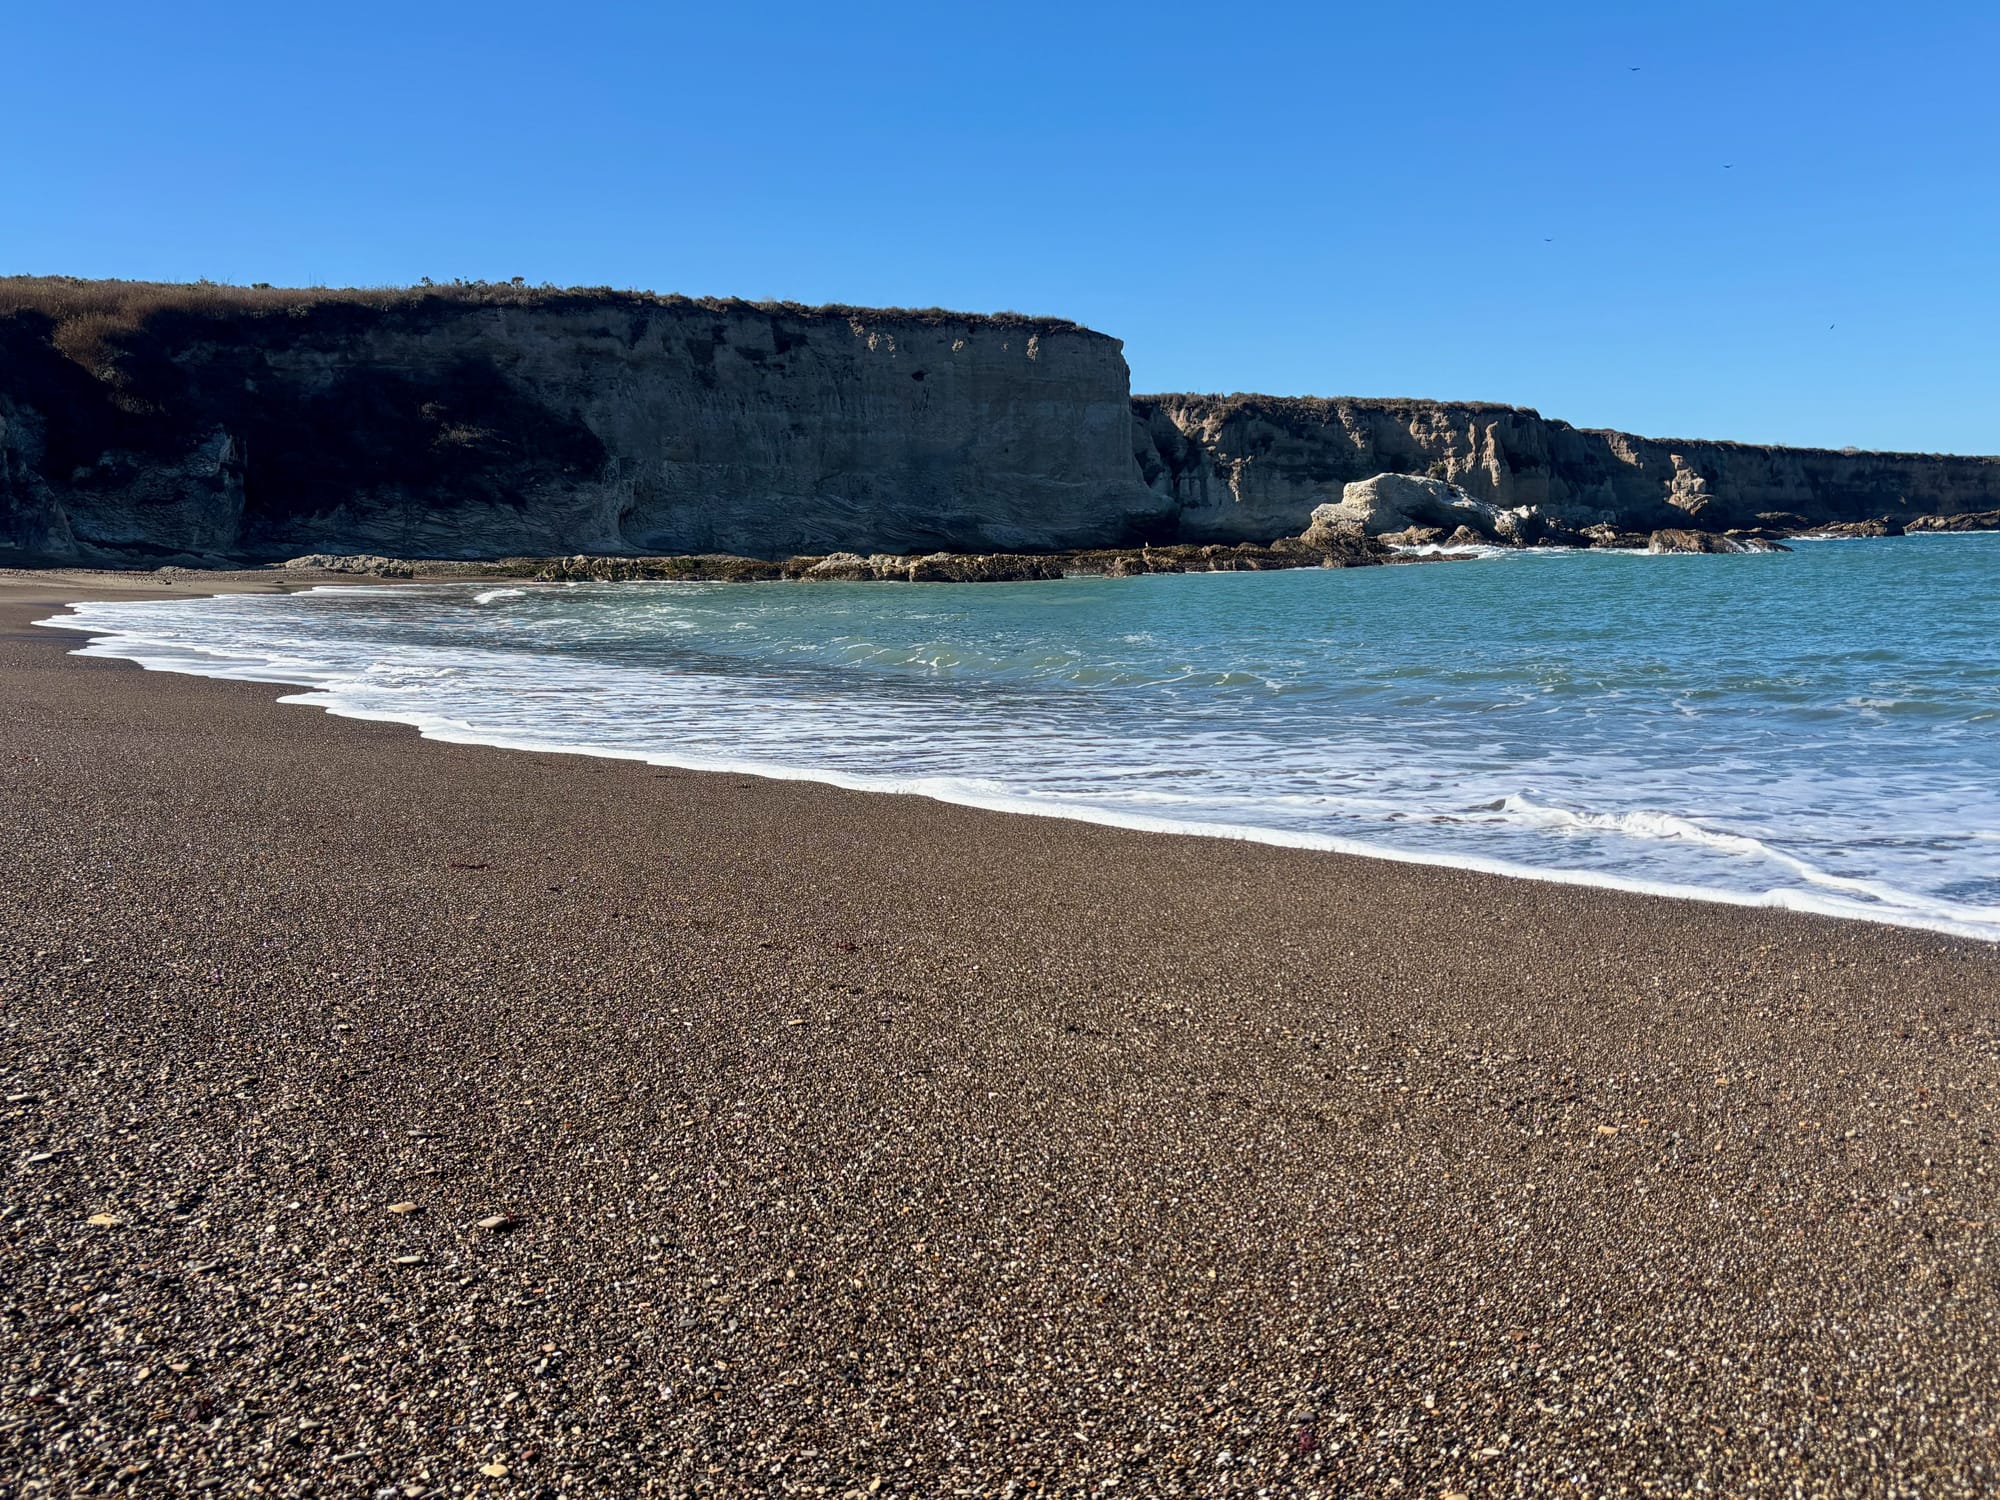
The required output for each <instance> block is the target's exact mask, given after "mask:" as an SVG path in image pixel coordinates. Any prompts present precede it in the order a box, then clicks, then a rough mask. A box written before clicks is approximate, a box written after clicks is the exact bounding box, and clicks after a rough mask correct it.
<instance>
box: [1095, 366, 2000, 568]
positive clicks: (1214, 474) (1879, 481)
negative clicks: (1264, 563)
mask: <svg viewBox="0 0 2000 1500" xmlns="http://www.w3.org/2000/svg"><path fill="white" fill-rule="evenodd" d="M1132 407H1133V415H1134V422H1133V444H1134V454H1135V456H1136V458H1137V460H1138V463H1139V466H1140V471H1141V475H1142V477H1144V479H1145V480H1146V482H1147V484H1148V485H1149V486H1150V487H1151V488H1152V489H1153V491H1154V492H1155V493H1156V494H1158V495H1160V496H1161V497H1162V498H1163V499H1168V500H1171V501H1172V502H1173V507H1174V517H1175V527H1176V532H1177V534H1178V535H1179V536H1181V537H1182V538H1184V539H1187V540H1190V541H1233V540H1238V539H1245V540H1248V539H1257V538H1263V537H1269V536H1276V535H1284V534H1287V533H1288V532H1290V531H1295V530H1297V529H1298V528H1299V526H1300V525H1301V524H1303V519H1302V518H1304V517H1307V516H1310V515H1311V513H1312V511H1313V509H1314V507H1315V506H1318V505H1321V504H1326V503H1330V502H1337V501H1338V500H1339V499H1340V497H1341V490H1342V487H1343V486H1345V485H1347V484H1349V483H1351V482H1353V481H1356V480H1361V479H1366V478H1368V477H1370V476H1372V475H1375V474H1382V473H1399V474H1423V475H1428V476H1430V477H1432V478H1437V479H1444V480H1449V481H1450V482H1452V483H1454V484H1457V485H1458V486H1459V487H1460V488H1462V489H1464V490H1465V491H1466V492H1467V493H1469V494H1471V495H1472V496H1474V497H1476V498H1478V499H1481V500H1486V501H1489V502H1491V503H1493V504H1495V505H1498V506H1501V507H1507V508H1511V507H1514V506H1519V505H1533V506H1539V507H1540V508H1541V509H1542V510H1543V511H1544V513H1546V514H1547V515H1549V516H1550V518H1551V519H1554V520H1557V521H1560V522H1563V523H1565V524H1567V525H1569V526H1572V527H1578V528H1581V527H1585V526H1592V525H1600V524H1602V525H1610V526H1614V527H1617V528H1619V529H1621V530H1627V531H1650V530H1653V529H1655V528H1659V527H1687V526H1693V527H1696V528H1699V529H1701V530H1705V531H1722V530H1727V529H1729V528H1731V527H1748V526H1756V525H1757V524H1758V523H1759V518H1760V517H1765V516H1774V515H1782V516H1784V517H1786V518H1787V519H1786V520H1785V521H1784V522H1781V523H1780V524H1783V525H1787V526H1790V527H1793V528H1803V527H1806V526H1818V525H1827V524H1837V523H1843V522H1853V521H1860V520H1863V519H1868V518H1874V517H1881V516H1887V517H1889V518H1891V519H1893V520H1896V521H1899V522H1901V521H1908V520H1911V519H1913V518H1915V517H1917V516H1920V515H1958V514H1962V513H1965V512H1970V511H1978V510H1985V509H1990V508H1991V507H1992V506H1993V505H1994V503H1995V499H1994V497H1996V496H2000V458H1960V457H1953V456H1949V455H1938V454H1918V453H1861V452H1854V451H1840V452H1836V451H1833V450H1831V449H1822V448H1771V447H1758V446H1755V445H1752V444H1748V443H1724V442H1705V441H1704V442H1696V441H1681V440H1677V439H1668V438H1641V437H1633V436H1631V435H1630V434H1628V433H1622V432H1604V431H1595V430H1591V429H1588V428H1578V427H1572V426H1570V425H1569V424H1568V423H1567V422H1558V421H1551V420H1549V419H1547V418H1544V417H1542V416H1540V415H1539V414H1537V413H1535V412H1533V411H1529V410H1526V409H1524V408H1519V407H1511V406H1496V405H1490V404H1485V403H1478V402H1442V401H1371V400H1358V399H1348V398H1335V399H1319V398H1310V397H1307V398H1287V397H1274V396H1242V395H1237V396H1141V397H1138V398H1135V400H1134V401H1133V403H1132Z"/></svg>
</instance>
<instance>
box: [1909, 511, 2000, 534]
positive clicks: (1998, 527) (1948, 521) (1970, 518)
mask: <svg viewBox="0 0 2000 1500" xmlns="http://www.w3.org/2000/svg"><path fill="white" fill-rule="evenodd" d="M1908 529H1909V530H1911V531H2000V510H1975V511H1966V512H1965V513H1963V514H1961V515H1956V516H1918V517H1917V518H1916V520H1914V521H1912V522H1910V524H1909V528H1908Z"/></svg>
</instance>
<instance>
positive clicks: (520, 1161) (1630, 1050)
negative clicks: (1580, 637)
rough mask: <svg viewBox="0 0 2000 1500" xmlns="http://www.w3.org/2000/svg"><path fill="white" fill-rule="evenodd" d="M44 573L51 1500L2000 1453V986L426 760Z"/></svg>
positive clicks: (20, 727) (1556, 894) (1183, 842)
mask: <svg viewBox="0 0 2000 1500" xmlns="http://www.w3.org/2000/svg"><path fill="white" fill-rule="evenodd" d="M50 587H53V588H54V589H55V590H57V591H58V592H60V591H61V590H63V589H64V588H67V587H69V586H68V585H64V584H54V585H50ZM32 593H33V590H31V589H28V588H25V587H10V586H9V585H7V584H5V583H0V740H4V742H5V744H6V746H7V749H8V753H7V754H6V755H5V756H0V834H4V835H5V836H4V838H0V931H5V932H6V933H7V934H8V941H7V942H6V943H5V944H0V1024H4V1027H5V1035H6V1037H7V1039H8V1043H9V1045H8V1047H7V1048H6V1049H4V1051H0V1071H4V1074H5V1076H4V1078H0V1085H4V1088H0V1097H4V1098H5V1099H6V1103H5V1105H4V1112H0V1118H4V1119H5V1121H6V1123H7V1129H8V1133H9V1145H10V1148H12V1151H13V1155H12V1158H11V1159H12V1161H13V1163H14V1165H13V1168H12V1171H13V1174H14V1175H13V1177H12V1178H11V1182H12V1183H13V1186H12V1187H11V1188H10V1191H9V1194H8V1195H7V1205H8V1208H9V1216H8V1228H9V1234H8V1236H7V1237H6V1239H5V1240H4V1242H0V1313H4V1315H5V1317H6V1319H7V1324H8V1326H9V1327H10V1328H11V1329H13V1330H14V1333H13V1336H12V1343H11V1345H10V1349H9V1353H8V1355H7V1358H6V1360H5V1361H4V1364H0V1411H4V1412H5V1413H6V1414H7V1416H6V1418H5V1419H4V1421H0V1463H4V1466H5V1468H6V1470H7V1471H8V1472H13V1473H15V1474H17V1475H18V1476H21V1478H22V1479H23V1481H24V1482H25V1481H26V1480H28V1479H35V1480H39V1481H41V1482H42V1483H43V1484H44V1485H46V1486H48V1487H49V1488H50V1489H51V1490H52V1491H54V1492H75V1491H77V1490H79V1489H81V1488H82V1486H83V1485H84V1484H85V1483H86V1482H88V1483H91V1484H93V1485H96V1486H99V1487H101V1486H102V1485H103V1484H105V1483H106V1482H108V1481H110V1480H111V1479H112V1478H114V1477H115V1476H116V1475H117V1474H118V1473H119V1472H120V1471H121V1470H123V1469H128V1468H131V1467H133V1466H142V1469H141V1473H142V1474H143V1478H140V1477H139V1476H136V1475H135V1476H133V1478H132V1479H130V1480H128V1481H126V1482H128V1483H132V1482H136V1483H140V1484H145V1485H152V1486H157V1487H161V1488H163V1489H167V1490H175V1489H185V1488H188V1487H190V1486H191V1485H192V1484H193V1483H194V1482H195V1481H196V1480H197V1479H198V1478H214V1479H219V1480H221V1481H222V1483H223V1487H224V1488H225V1489H231V1490H247V1489H248V1488H249V1486H250V1485H251V1484H252V1483H253V1482H254V1483H257V1484H261V1485H263V1486H265V1487H266V1488H267V1489H269V1490H273V1491H275V1492H281V1493H302V1492H304V1490H305V1487H306V1486H307V1485H308V1484H311V1485H313V1486H315V1487H317V1488H318V1489H319V1490H320V1491H321V1492H348V1491H355V1490H360V1491H363V1492H369V1493H372V1492H374V1491H375V1490H376V1489H378V1488H379V1487H382V1486H388V1485H396V1486H399V1487H402V1488H403V1489H404V1490H406V1491H407V1490H408V1489H409V1488H411V1487H414V1488H415V1489H416V1490H417V1491H418V1493H420V1494H424V1493H431V1492H435V1491H442V1492H443V1493H446V1494H450V1493H454V1492H462V1493H467V1494H470V1493H474V1492H477V1493H482V1494H494V1495H501V1494H522V1495H538V1494H544V1493H564V1494H572V1495H573V1494H579V1493H607V1492H611V1493H632V1494H648V1493H651V1494H661V1495H666V1494H675V1495H679V1494H702V1493H706V1494H716V1495H734V1494H742V1493H750V1492H757V1493H763V1492H767V1491H771V1490H778V1489H782V1488H783V1487H785V1486H788V1485H791V1486H799V1487H800V1488H801V1491H802V1492H805V1493H812V1492H815V1491H817V1490H819V1489H820V1488H822V1487H824V1489H825V1492H826V1493H829V1494H834V1495H840V1494H846V1493H848V1492H850V1491H861V1492H863V1493H874V1494H878V1495H884V1496H903V1497H910V1500H914V1497H917V1496H929V1495H933V1494H938V1493H948V1492H950V1491H951V1490H953V1489H969V1490H971V1491H972V1492H974V1493H981V1494H987V1493H1002V1492H1005V1491H1006V1489H1007V1487H1008V1486H1009V1485H1010V1484H1011V1485H1012V1486H1014V1488H1015V1491H1016V1492H1017V1493H1032V1492H1033V1490H1034V1489H1035V1488H1037V1487H1042V1488H1051V1489H1058V1490H1062V1491H1065V1492H1067V1491H1073V1490H1076V1489H1079V1488H1089V1489H1091V1490H1096V1489H1097V1488H1098V1487H1099V1486H1100V1485H1101V1484H1102V1483H1103V1481H1105V1480H1108V1479H1113V1478H1116V1479H1119V1480H1120V1481H1121V1489H1120V1490H1119V1492H1120V1493H1128V1494H1129V1493H1200V1494H1215V1495H1228V1494H1253V1493H1256V1492H1258V1491H1260V1490H1262V1491H1267V1492H1275V1493H1302V1494H1312V1493H1327V1494H1340V1493H1353V1492H1363V1493H1377V1492H1384V1491H1386V1490H1388V1489H1390V1488H1392V1487H1402V1488H1403V1489H1404V1490H1405V1492H1407V1493H1418V1494H1436V1493H1440V1492H1444V1491H1451V1492H1456V1493H1460V1494H1466V1495H1474V1494H1488V1493H1552V1492H1560V1491H1561V1488H1562V1487H1563V1486H1569V1487H1571V1488H1572V1489H1576V1490H1581V1491H1585V1492H1588V1493H1592V1494H1599V1493H1616V1492H1619V1491H1627V1492H1640V1493H1651V1492H1661V1491H1668V1490H1673V1491H1679V1490H1685V1489H1692V1488H1695V1487H1697V1486H1698V1485H1701V1484H1706V1485H1707V1486H1709V1487H1710V1488H1713V1489H1716V1490H1717V1491H1718V1492H1744V1491H1755V1490H1761V1489H1762V1488H1764V1487H1766V1486H1771V1487H1776V1486H1778V1485H1780V1484H1783V1485H1785V1486H1788V1487H1789V1486H1792V1485H1794V1484H1803V1485H1804V1487H1805V1488H1806V1489H1807V1490H1809V1491H1811V1492H1813V1493H1823V1494H1835V1495H1844V1494H1855V1495H1862V1494H1868V1495H1875V1494H1884V1493H1888V1494H1918V1493H1922V1494H1926V1495H1953V1496H1957V1495H1966V1496H1970V1495H1976V1494H1979V1493H1981V1492H1982V1491H1983V1490H1985V1489H1986V1488H1987V1487H1989V1484H1990V1478H1991V1474H1992V1471H1993V1467H1994V1466H1995V1465H1996V1464H2000V1418H1996V1414H1995V1412H1994V1409H1993V1406H1992V1403H1991V1400H1990V1392H1991V1391H1992V1390H1993V1389H1994V1388H1995V1386H1996V1384H2000V1341H1996V1340H1994V1339H1993V1338H1991V1337H1990V1330H1991V1328H1992V1326H1993V1325H1994V1322H1995V1320H1996V1319H1997V1318H2000V1284H1996V1274H1995V1269H1994V1265H1993V1257H1992V1255H1991V1232H1990V1225H1991V1223H1992V1222H1993V1221H1994V1219H1995V1217H1996V1208H1995V1205H1996V1202H2000V1198H1996V1191H1995V1188H1994V1185H1993V1182H1992V1178H1991V1170H1992V1167H1991V1157H1992V1147H1991V1141H1992V1137H1993V1130H1994V1128H1995V1112H1996V1099H1997V1098H2000V1096H1996V1090H1995V1085H1994V1081H1993V1076H1992V1055H1993V1049H1994V1047H1995V1045H1996V1038H2000V952H1996V950H1995V949H1994V948H1993V946H1992V945H1991V944H1989V943H1984V942H1979V941H1974V940H1965V939H1955V938H1950V937H1945V936H1941V935H1937V934H1933V933H1928V932H1923V931H1918V930H1914V929H1907V928H1893V927H1886V926H1879V925H1875V924H1868V923H1861V922H1853V921H1844V920H1837V919H1833V918H1825V917H1818V916H1812V915H1804V914H1798V913H1791V912H1784V911H1778V910H1772V909H1752V908H1742V907H1728V906H1722V905H1716V904H1710V903H1702V902H1681V901H1672V900H1665V899H1661V898H1654V897H1645V896H1636V895H1624V894H1621V893H1616V892H1608V891H1603V890H1597V889H1590V888H1583V887H1567V886H1558V885H1553V884H1549V883H1545V882H1538V881H1524V880H1514V879H1507V878H1501V877H1492V876H1484V875H1477V874H1472V873H1467V872H1462V871H1454V870H1451V869H1447V868H1442V867H1438V866H1432V865H1398V864H1391V863H1387V862H1383V861H1378V860H1361V859H1352V858H1347V859H1343V858H1339V857H1334V858H1327V857H1326V856H1325V855H1323V854H1318V853H1306V852H1299V851H1291V850H1285V849H1280V848H1275V847H1271V846H1264V845H1253V844H1247V843H1237V842H1231V841H1222V840H1214V839H1202V838H1187V837H1184V836H1179V835H1175V836H1167V835H1159V834H1149V833H1140V832H1127V831H1122V830H1117V829H1111V828H1106V827H1102V826H1099V825H1094V824H1088V823H1081V822H1076V821H1073V820H1069V819H1027V818H1020V817H1014V816H1007V815H1000V814H994V813H987V812H981V811H976V810H973V809H968V808H964V807H959V806H954V805H950V804H942V803H935V802H929V801H924V800H920V799H916V798H909V797H883V796H879V795H874V794H861V793H854V792H846V791H842V790H839V789H836V788H831V787H827V786H823V785H819V784H816V783H804V782H781V781H774V780H769V779H764V778H758V779H755V780H751V779H747V778H743V777H740V776H734V775H728V774H691V773H683V772H677V771H659V770H656V769H654V768H652V767H650V766H647V765H645V764H643V763H639V762H619V761H606V760H600V759H591V758H588V757H581V756H574V755H554V754H550V755H521V754H516V753H513V752H510V751H505V750H499V749H493V748H488V747H483V746H467V745H455V744H451V743H447V742H443V741H437V740H426V739H423V738H420V737H419V736H417V735H416V734H414V733H412V732H410V731H409V730H407V729H404V728H402V727H397V726H387V725H383V724H379V723H372V722H368V721H362V720H357V719H345V718H339V717H335V716H331V715H321V716H318V717H314V716H310V715H306V714H300V713H293V712H291V711H290V710H289V709H288V708H287V707H285V706H283V705H280V704H277V703H275V702H274V701H272V695H271V692H270V689H269V686H268V685H264V684H250V683H243V682H231V681H226V680H219V679H213V678H197V677H190V676H184V675H181V674H177V673H159V672H145V671H142V670H139V669H138V668H136V667H134V666H132V665H131V664H129V663H125V662H120V661H106V660H104V659H100V658H80V657H75V656H72V655H69V654H68V647H69V645H70V643H69V642H68V641H66V640H65V639H64V636H63V634H61V633H58V632H56V631H52V630H45V629H39V628H35V627H33V626H32V625H30V624H29V623H28V621H29V618H30V617H31V615H32V612H34V611H36V610H42V611H43V612H46V609H47V604H48V601H47V600H46V599H42V600H35V599H33V598H30V597H28V596H29V595H31V594H32ZM71 596H72V597H81V595H77V594H75V593H73V592H72V595H71ZM65 602H66V601H65ZM405 1205H410V1206H412V1207H411V1211H409V1212H392V1211H391V1209H392V1207H394V1208H397V1209H400V1208H403V1207H404V1206H405ZM93 1216H102V1217H103V1218H106V1219H109V1220H110V1221H111V1222H109V1223H96V1222H92V1219H93ZM1835 1330H1837V1331H1838V1336H1837V1337H1835V1336H1834V1331H1835ZM1912 1390H1921V1391H1922V1393H1923V1399H1922V1401H1921V1402H1919V1401H1918V1400H1916V1399H1915V1398H1914V1397H1911V1396H1908V1395H1905V1394H1903V1393H1904V1392H1908V1391H1912ZM496 1470H498V1471H501V1472H498V1473H496V1472H495V1471H496ZM878 1481H879V1484H878Z"/></svg>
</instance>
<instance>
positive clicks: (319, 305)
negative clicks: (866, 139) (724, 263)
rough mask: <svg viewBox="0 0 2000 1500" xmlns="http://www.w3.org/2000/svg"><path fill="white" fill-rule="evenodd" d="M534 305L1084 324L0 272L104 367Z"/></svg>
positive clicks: (890, 311)
mask: <svg viewBox="0 0 2000 1500" xmlns="http://www.w3.org/2000/svg"><path fill="white" fill-rule="evenodd" d="M482 307H499V308H510V307H512V308H531V309H547V310H557V311H565V310H567V311H583V310H587V309H594V308H605V307H612V308H617V309H620V310H625V311H650V310H655V309H657V310H660V311H668V312H687V311H693V310H699V311H703V312H722V313H762V314H764V315H766V316H769V315H774V314H775V315H780V316H786V317H795V318H813V319H820V318H841V319H847V318H856V317H859V318H865V319H867V320H869V321H871V322H874V321H881V320H887V319H896V320H901V321H909V322H916V323H922V324H924V325H926V326H937V325H941V324H953V323H965V324H970V325H974V326H979V325H986V326H993V327H1000V328H1024V329H1030V330H1033V331H1035V332H1038V333H1057V332H1088V330H1085V329H1081V328H1079V327H1078V325H1077V324H1075V323H1072V322H1070V321H1068V320H1067V319H1064V318H1035V317H1029V316H1028V315H1027V314H1025V313H1017V312H997V313H962V312H952V311H949V310H948V309H945V308H941V307H921V308H905V307H880V308H875V307H851V306H848V305H846V304H844V303H827V304H825V305H822V306H818V307H809V306H807V305H805V304H803V303H798V302H780V301H773V300H766V301H762V302H746V301H744V300H742V299H741V298H736V297H683V296H679V295H676V294H672V293H660V292H644V291H633V290H618V289H614V288H612V287H608V286H594V287H557V286H550V285H548V284H546V283H544V284H543V285H541V286H530V285H528V284H527V282H526V281H524V280H522V279H521V278H519V277H516V278H515V279H514V280H512V281H447V282H432V281H424V282H422V283H420V284H419V285H417V286H385V287H318V286H316V287H281V286H272V285H270V284H269V283H268V282H261V281H260V282H258V283H256V284H255V285H254V286H231V285H228V284H226V283H223V282H219V281H194V282H177V281H91V280H86V279H84V278H82V277H77V276H0V320H5V319H18V318H23V317H27V318H33V317H36V316H39V317H41V318H44V319H46V320H47V323H48V327H47V336H48V339H49V342H50V343H52V344H53V345H54V346H55V347H56V348H57V349H59V350H60V351H61V352H62V353H63V354H65V355H67V356H68V357H69V358H70V359H72V360H74V361H76V363H78V364H80V365H82V366H83V367H84V368H85V369H87V370H90V371H91V372H92V373H93V374H97V375H100V376H104V375H108V374H109V373H110V372H109V371H108V369H107V368H106V367H107V365H108V364H109V362H110V358H111V356H112V355H113V354H114V353H115V352H116V346H117V344H118V343H119V341H120V340H121V339H122V338H124V337H126V336H129V335H132V334H136V333H140V332H148V333H154V334H161V333H166V332H167V331H168V330H169V328H176V329H181V330H185V331H190V332H191V331H193V330H192V326H191V325H193V324H196V323H203V324H209V325H214V324H231V323H236V322H240V321H243V320H253V321H255V322H256V323H258V324H261V325H266V326H268V325H269V324H271V323H274V322H275V321H276V320H278V319H284V318H298V319H305V318H309V317H314V316H315V315H320V316H324V315H326V314H329V313H331V314H336V315H337V314H338V313H340V312H343V311H349V310H351V311H353V312H357V313H363V314H367V313H376V314H380V313H431V314H446V313H450V312H452V311H456V310H459V309H464V308H482Z"/></svg>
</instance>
